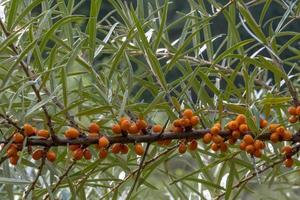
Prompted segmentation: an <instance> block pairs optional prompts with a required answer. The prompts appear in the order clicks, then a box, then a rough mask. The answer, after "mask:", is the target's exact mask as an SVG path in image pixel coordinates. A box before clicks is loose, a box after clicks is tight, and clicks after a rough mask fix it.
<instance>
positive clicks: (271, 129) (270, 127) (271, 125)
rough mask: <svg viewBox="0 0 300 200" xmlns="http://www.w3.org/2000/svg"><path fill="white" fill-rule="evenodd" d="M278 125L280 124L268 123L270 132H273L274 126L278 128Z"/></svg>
mask: <svg viewBox="0 0 300 200" xmlns="http://www.w3.org/2000/svg"><path fill="white" fill-rule="evenodd" d="M279 126H280V124H270V126H269V130H270V132H275V131H276V128H278V127H279Z"/></svg>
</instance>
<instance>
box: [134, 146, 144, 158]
mask: <svg viewBox="0 0 300 200" xmlns="http://www.w3.org/2000/svg"><path fill="white" fill-rule="evenodd" d="M134 152H135V153H136V154H137V155H139V156H142V155H143V154H144V148H143V146H142V145H141V144H135V145H134Z"/></svg>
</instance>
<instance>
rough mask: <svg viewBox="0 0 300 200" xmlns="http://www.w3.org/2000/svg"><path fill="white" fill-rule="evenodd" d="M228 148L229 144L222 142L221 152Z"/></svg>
mask: <svg viewBox="0 0 300 200" xmlns="http://www.w3.org/2000/svg"><path fill="white" fill-rule="evenodd" d="M227 149H228V146H227V144H226V143H223V142H222V143H221V144H220V150H221V152H226V151H227Z"/></svg>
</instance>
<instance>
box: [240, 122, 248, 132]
mask: <svg viewBox="0 0 300 200" xmlns="http://www.w3.org/2000/svg"><path fill="white" fill-rule="evenodd" d="M248 130H249V128H248V125H247V124H241V125H240V126H239V131H240V132H241V133H246V132H247V131H248Z"/></svg>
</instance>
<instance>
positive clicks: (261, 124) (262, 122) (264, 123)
mask: <svg viewBox="0 0 300 200" xmlns="http://www.w3.org/2000/svg"><path fill="white" fill-rule="evenodd" d="M259 126H260V128H266V127H267V126H268V121H267V120H265V119H260V120H259Z"/></svg>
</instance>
